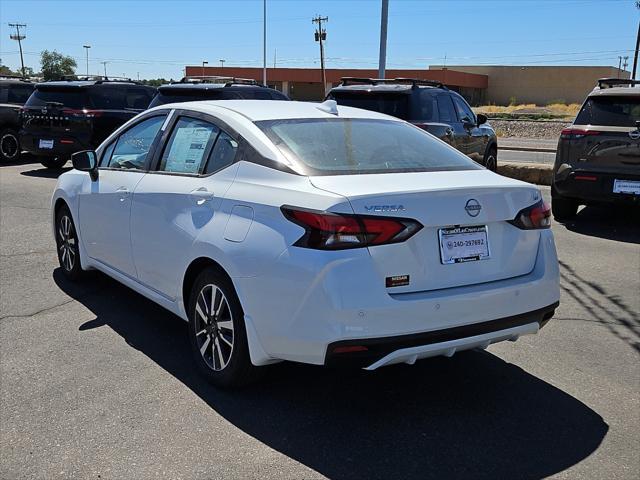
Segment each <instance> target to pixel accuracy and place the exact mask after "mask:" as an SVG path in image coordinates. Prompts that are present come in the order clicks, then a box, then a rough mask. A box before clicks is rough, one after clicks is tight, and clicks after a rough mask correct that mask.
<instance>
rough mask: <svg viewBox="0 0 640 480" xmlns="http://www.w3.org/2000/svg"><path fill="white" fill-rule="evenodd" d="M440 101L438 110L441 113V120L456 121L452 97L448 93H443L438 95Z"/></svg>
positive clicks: (437, 99) (438, 101)
mask: <svg viewBox="0 0 640 480" xmlns="http://www.w3.org/2000/svg"><path fill="white" fill-rule="evenodd" d="M436 101H437V103H438V112H439V113H440V121H441V122H444V123H451V122H455V121H456V114H455V111H454V110H453V103H451V97H450V96H449V95H447V94H446V93H442V94H440V95H438V96H437V97H436Z"/></svg>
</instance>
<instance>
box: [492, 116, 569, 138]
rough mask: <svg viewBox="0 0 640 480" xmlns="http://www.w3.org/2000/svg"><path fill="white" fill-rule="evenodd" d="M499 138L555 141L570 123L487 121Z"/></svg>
mask: <svg viewBox="0 0 640 480" xmlns="http://www.w3.org/2000/svg"><path fill="white" fill-rule="evenodd" d="M489 123H490V124H491V126H492V127H493V128H494V130H495V131H496V134H497V135H498V136H499V137H528V138H548V139H557V138H558V137H559V136H560V131H561V130H562V129H563V128H567V127H569V126H571V122H566V123H560V122H542V121H527V120H489Z"/></svg>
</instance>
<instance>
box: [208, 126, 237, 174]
mask: <svg viewBox="0 0 640 480" xmlns="http://www.w3.org/2000/svg"><path fill="white" fill-rule="evenodd" d="M237 151H238V142H236V141H235V140H234V139H233V138H231V137H230V136H229V135H227V134H226V133H225V132H220V135H218V139H217V140H216V144H215V145H214V146H213V150H212V151H211V155H209V161H208V162H207V169H206V171H205V173H213V172H217V171H218V170H221V169H223V168H224V167H227V166H229V165H231V164H232V163H233V161H234V160H235V158H236V153H237Z"/></svg>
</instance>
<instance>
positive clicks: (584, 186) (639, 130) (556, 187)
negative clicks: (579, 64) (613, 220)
mask: <svg viewBox="0 0 640 480" xmlns="http://www.w3.org/2000/svg"><path fill="white" fill-rule="evenodd" d="M639 84H640V81H636V80H625V79H619V78H605V79H601V80H599V81H598V86H597V87H596V88H595V89H594V90H593V91H592V92H591V93H590V94H589V96H588V97H587V99H586V101H585V102H584V104H583V105H582V108H581V109H580V112H579V113H578V115H577V117H576V119H575V121H574V123H573V125H571V127H569V128H565V129H564V130H563V131H562V134H561V135H560V140H559V142H558V149H557V153H556V161H555V164H554V166H553V182H552V185H551V209H552V212H553V216H554V217H555V218H556V220H558V221H564V220H569V219H571V218H572V217H574V216H575V215H576V213H577V211H578V207H579V206H580V205H588V204H593V203H635V204H636V205H638V204H640V88H633V87H634V85H639Z"/></svg>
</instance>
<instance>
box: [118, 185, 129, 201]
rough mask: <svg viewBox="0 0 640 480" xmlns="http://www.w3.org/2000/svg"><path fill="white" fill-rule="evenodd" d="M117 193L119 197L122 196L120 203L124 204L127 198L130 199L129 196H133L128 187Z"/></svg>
mask: <svg viewBox="0 0 640 480" xmlns="http://www.w3.org/2000/svg"><path fill="white" fill-rule="evenodd" d="M116 193H117V194H118V195H120V201H121V202H124V201H125V200H126V199H127V198H129V195H130V194H131V192H130V191H129V189H128V188H127V187H120V188H118V189H117V190H116Z"/></svg>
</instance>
